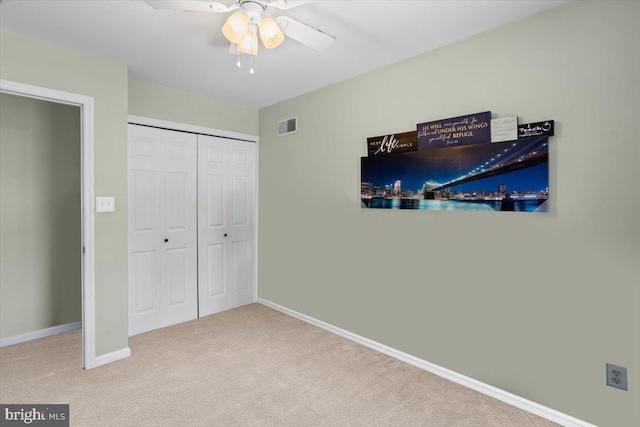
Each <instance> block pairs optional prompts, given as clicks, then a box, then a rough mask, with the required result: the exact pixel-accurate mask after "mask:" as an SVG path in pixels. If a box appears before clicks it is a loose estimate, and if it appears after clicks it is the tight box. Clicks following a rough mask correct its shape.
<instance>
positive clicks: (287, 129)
mask: <svg viewBox="0 0 640 427" xmlns="http://www.w3.org/2000/svg"><path fill="white" fill-rule="evenodd" d="M297 131H298V118H297V117H292V118H290V119H285V120H280V121H279V122H278V136H282V135H288V134H290V133H296V132H297Z"/></svg>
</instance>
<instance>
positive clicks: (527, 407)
mask: <svg viewBox="0 0 640 427" xmlns="http://www.w3.org/2000/svg"><path fill="white" fill-rule="evenodd" d="M258 303H260V304H262V305H265V306H267V307H270V308H273V309H274V310H278V311H280V312H282V313H285V314H288V315H289V316H292V317H295V318H297V319H300V320H302V321H304V322H307V323H310V324H312V325H314V326H317V327H319V328H322V329H324V330H327V331H329V332H333V333H334V334H336V335H340V336H341V337H343V338H346V339H348V340H351V341H354V342H356V343H358V344H361V345H363V346H365V347H369V348H372V349H374V350H377V351H379V352H380V353H383V354H386V355H387V356H391V357H393V358H395V359H398V360H400V361H402V362H405V363H408V364H410V365H413V366H416V367H418V368H420V369H423V370H425V371H427V372H431V373H432V374H435V375H438V376H440V377H442V378H446V379H448V380H450V381H453V382H455V383H457V384H460V385H463V386H465V387H467V388H470V389H472V390H475V391H477V392H480V393H482V394H485V395H487V396H490V397H493V398H494V399H497V400H500V401H502V402H505V403H508V404H509V405H512V406H515V407H516V408H520V409H522V410H524V411H527V412H530V413H532V414H534V415H537V416H539V417H542V418H544V419H547V420H549V421H553V422H555V423H558V424H560V425H563V426H566V427H596V426H595V425H593V424H590V423H588V422H586V421H582V420H579V419H577V418H574V417H572V416H570V415H567V414H563V413H562V412H559V411H556V410H555V409H551V408H547V407H546V406H543V405H540V404H538V403H536V402H533V401H531V400H528V399H525V398H523V397H520V396H517V395H515V394H513V393H509V392H508V391H504V390H501V389H499V388H497V387H494V386H491V385H489V384H485V383H483V382H481V381H478V380H474V379H473V378H470V377H467V376H465V375H462V374H459V373H457V372H454V371H451V370H449V369H447V368H443V367H442V366H438V365H436V364H433V363H431V362H427V361H426V360H422V359H419V358H417V357H415V356H412V355H410V354H407V353H404V352H402V351H399V350H396V349H394V348H391V347H388V346H386V345H384V344H380V343H379V342H376V341H372V340H370V339H368V338H365V337H362V336H360V335H357V334H354V333H352V332H349V331H346V330H344V329H341V328H338V327H337V326H333V325H331V324H329V323H325V322H323V321H321V320H318V319H315V318H313V317H310V316H307V315H306V314H302V313H298V312H297V311H294V310H291V309H289V308H286V307H283V306H281V305H278V304H276V303H273V302H271V301H268V300H265V299H262V298H258Z"/></svg>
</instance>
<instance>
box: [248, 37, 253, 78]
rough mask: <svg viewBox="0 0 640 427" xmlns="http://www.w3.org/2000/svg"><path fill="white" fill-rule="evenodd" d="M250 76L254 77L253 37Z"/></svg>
mask: <svg viewBox="0 0 640 427" xmlns="http://www.w3.org/2000/svg"><path fill="white" fill-rule="evenodd" d="M249 74H250V75H252V76H253V74H254V71H253V37H251V69H250V70H249Z"/></svg>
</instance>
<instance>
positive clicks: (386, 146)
mask: <svg viewBox="0 0 640 427" xmlns="http://www.w3.org/2000/svg"><path fill="white" fill-rule="evenodd" d="M367 150H368V155H369V156H379V155H384V154H393V153H404V152H407V151H417V150H418V132H416V131H413V132H403V133H396V134H391V135H383V136H373V137H371V138H367Z"/></svg>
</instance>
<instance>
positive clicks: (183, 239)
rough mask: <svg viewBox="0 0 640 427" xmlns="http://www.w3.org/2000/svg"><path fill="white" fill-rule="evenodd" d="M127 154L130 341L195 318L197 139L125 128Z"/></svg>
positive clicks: (139, 128)
mask: <svg viewBox="0 0 640 427" xmlns="http://www.w3.org/2000/svg"><path fill="white" fill-rule="evenodd" d="M128 149H129V154H128V158H129V177H128V181H129V184H128V185H129V196H128V201H129V220H128V223H129V314H130V316H129V319H130V322H129V335H135V334H139V333H142V332H146V331H150V330H153V329H157V328H161V327H165V326H169V325H174V324H176V323H180V322H184V321H187V320H191V319H195V318H196V317H197V315H198V299H197V280H198V279H197V216H196V215H197V211H196V206H197V203H196V202H197V199H196V197H197V196H196V193H197V136H196V135H194V134H189V133H184V132H174V131H167V130H162V129H156V128H151V127H145V126H138V125H129V144H128ZM105 220H106V218H105Z"/></svg>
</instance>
